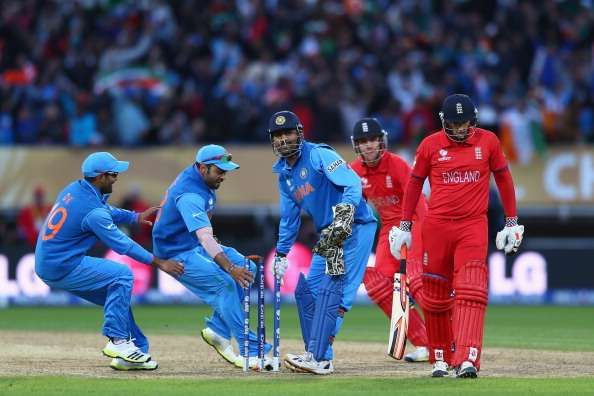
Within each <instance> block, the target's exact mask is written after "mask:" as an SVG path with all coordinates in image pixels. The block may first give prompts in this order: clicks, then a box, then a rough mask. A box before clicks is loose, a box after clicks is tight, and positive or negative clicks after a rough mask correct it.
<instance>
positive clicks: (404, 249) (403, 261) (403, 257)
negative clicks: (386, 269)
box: [400, 244, 408, 274]
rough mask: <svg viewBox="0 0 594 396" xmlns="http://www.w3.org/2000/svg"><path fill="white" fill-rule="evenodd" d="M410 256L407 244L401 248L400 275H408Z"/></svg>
mask: <svg viewBox="0 0 594 396" xmlns="http://www.w3.org/2000/svg"><path fill="white" fill-rule="evenodd" d="M407 255H408V248H407V247H406V244H404V245H402V246H401V247H400V273H401V274H406V256H407Z"/></svg>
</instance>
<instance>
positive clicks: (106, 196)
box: [81, 179, 111, 203]
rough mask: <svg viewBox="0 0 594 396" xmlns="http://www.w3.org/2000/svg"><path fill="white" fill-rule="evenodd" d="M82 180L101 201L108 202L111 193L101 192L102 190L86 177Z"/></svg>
mask: <svg viewBox="0 0 594 396" xmlns="http://www.w3.org/2000/svg"><path fill="white" fill-rule="evenodd" d="M81 181H82V183H83V186H84V187H86V188H87V189H89V190H91V191H92V192H93V193H94V194H95V195H96V196H97V198H99V200H100V201H101V203H106V202H107V200H108V199H109V196H110V195H111V194H101V191H99V189H98V188H97V187H95V186H94V185H93V184H91V183H89V182H88V181H86V180H85V179H81Z"/></svg>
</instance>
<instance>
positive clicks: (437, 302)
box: [422, 216, 488, 369]
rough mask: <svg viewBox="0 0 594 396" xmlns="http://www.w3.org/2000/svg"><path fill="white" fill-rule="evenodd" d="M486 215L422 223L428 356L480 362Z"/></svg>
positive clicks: (429, 219) (457, 362)
mask: <svg viewBox="0 0 594 396" xmlns="http://www.w3.org/2000/svg"><path fill="white" fill-rule="evenodd" d="M487 235H488V234H487V217H486V216H479V217H474V218H469V219H462V220H460V219H457V220H456V219H447V220H444V219H436V218H432V217H429V216H428V217H426V218H425V220H424V224H423V232H422V238H423V248H424V257H423V264H424V265H423V287H424V298H425V299H426V301H425V306H424V307H423V309H424V313H425V321H426V324H427V333H428V337H429V347H430V348H429V349H430V358H431V361H432V362H434V361H435V360H442V359H443V360H445V361H446V362H448V363H449V364H450V365H451V366H458V365H460V364H461V363H462V362H464V361H471V362H472V363H473V364H474V365H475V367H477V369H478V368H480V355H481V350H482V344H483V328H484V315H485V310H486V306H487V300H488V292H487V280H488V279H487V274H488V270H487V264H486V258H487V245H488V241H487Z"/></svg>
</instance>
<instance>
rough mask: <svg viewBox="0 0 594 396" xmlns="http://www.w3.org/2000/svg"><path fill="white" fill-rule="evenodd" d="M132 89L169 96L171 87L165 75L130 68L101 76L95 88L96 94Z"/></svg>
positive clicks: (138, 68) (142, 68)
mask: <svg viewBox="0 0 594 396" xmlns="http://www.w3.org/2000/svg"><path fill="white" fill-rule="evenodd" d="M130 89H132V90H134V89H140V90H147V91H150V93H152V94H153V95H157V96H167V95H169V93H170V91H171V86H170V84H169V83H168V82H167V79H166V76H165V74H163V73H157V72H155V71H153V70H151V69H149V68H146V67H130V68H124V69H119V70H114V71H111V72H108V73H103V74H100V75H99V76H98V77H97V79H96V81H95V87H94V91H95V93H96V94H101V93H104V92H106V91H107V92H110V93H121V92H125V91H127V90H130Z"/></svg>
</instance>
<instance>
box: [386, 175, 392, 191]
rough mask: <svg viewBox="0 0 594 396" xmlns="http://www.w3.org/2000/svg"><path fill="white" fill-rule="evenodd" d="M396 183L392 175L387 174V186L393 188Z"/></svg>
mask: <svg viewBox="0 0 594 396" xmlns="http://www.w3.org/2000/svg"><path fill="white" fill-rule="evenodd" d="M393 187H394V185H393V184H392V176H390V175H387V176H386V188H393Z"/></svg>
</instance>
